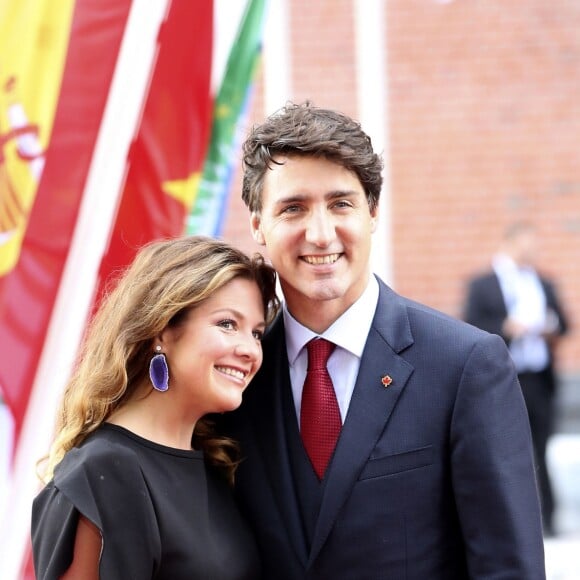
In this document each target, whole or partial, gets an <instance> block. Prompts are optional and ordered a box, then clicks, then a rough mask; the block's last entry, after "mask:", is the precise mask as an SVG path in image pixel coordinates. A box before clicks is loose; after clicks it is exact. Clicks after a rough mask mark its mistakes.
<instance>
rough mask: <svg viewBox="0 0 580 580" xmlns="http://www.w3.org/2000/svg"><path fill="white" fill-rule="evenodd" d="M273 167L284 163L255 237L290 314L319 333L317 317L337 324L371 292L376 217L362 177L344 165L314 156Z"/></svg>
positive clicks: (270, 184) (269, 178) (255, 218)
mask: <svg viewBox="0 0 580 580" xmlns="http://www.w3.org/2000/svg"><path fill="white" fill-rule="evenodd" d="M275 160H276V161H277V162H278V163H281V164H273V165H272V168H271V169H269V170H267V172H266V175H265V178H264V187H263V193H262V211H261V213H259V214H257V213H253V214H252V217H251V226H252V233H253V235H254V239H255V240H256V241H257V242H258V243H260V244H262V245H265V246H266V248H267V250H268V254H269V257H270V259H271V261H272V265H273V266H274V268H276V270H277V271H278V274H279V276H280V284H281V286H282V290H283V292H284V297H285V299H286V302H287V305H288V308H289V310H290V312H291V313H292V314H293V316H294V317H295V318H296V319H298V320H299V321H300V322H302V324H304V325H305V326H308V327H310V328H313V329H315V327H316V326H317V324H316V322H315V321H314V320H312V318H313V315H314V314H316V313H319V314H320V316H322V317H324V318H326V319H327V321H330V322H332V321H334V320H335V319H336V318H337V317H338V316H340V315H341V314H342V313H343V312H344V311H345V310H347V309H348V308H349V307H350V306H351V305H352V304H353V302H355V301H356V300H357V299H358V298H359V296H360V295H361V294H362V292H363V290H364V289H365V287H366V285H367V282H368V277H369V274H370V265H369V260H370V249H371V234H372V233H373V232H374V231H375V228H376V221H377V211H376V210H374V211H373V212H371V211H370V209H369V205H368V202H367V198H366V196H365V192H364V190H363V187H362V185H361V183H360V181H359V179H358V177H357V176H356V174H354V173H353V172H351V171H349V170H347V169H345V168H344V167H342V166H341V165H338V164H337V163H334V162H331V161H328V160H326V159H323V158H315V157H297V156H292V157H282V156H279V157H277V158H276V159H275ZM324 313H326V315H325V314H324ZM329 315H330V319H329Z"/></svg>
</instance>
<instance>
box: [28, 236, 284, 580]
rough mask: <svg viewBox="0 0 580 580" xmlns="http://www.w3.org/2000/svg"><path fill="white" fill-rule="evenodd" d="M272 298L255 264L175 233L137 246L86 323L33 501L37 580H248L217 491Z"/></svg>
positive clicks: (233, 520)
mask: <svg viewBox="0 0 580 580" xmlns="http://www.w3.org/2000/svg"><path fill="white" fill-rule="evenodd" d="M277 306H278V301H277V299H276V296H275V274H274V271H273V270H272V269H271V268H270V267H269V266H267V265H266V264H265V263H264V261H263V259H262V258H261V257H260V256H255V257H254V258H249V257H247V256H246V255H245V254H243V253H242V252H240V251H238V250H236V249H234V248H232V247H231V246H229V245H227V244H226V243H224V242H221V241H218V240H214V239H210V238H205V237H187V238H183V239H176V240H170V241H163V242H156V243H152V244H150V245H148V246H146V247H144V248H143V249H142V250H141V251H140V252H139V254H138V256H137V258H136V259H135V261H134V263H133V264H132V265H131V266H130V267H129V268H128V270H127V271H126V272H125V274H124V275H123V276H122V278H121V279H120V281H119V282H118V284H117V285H116V287H115V289H114V290H113V291H112V293H110V295H108V296H107V297H106V299H105V300H104V302H103V303H102V305H101V307H100V308H99V311H98V313H97V314H96V316H95V317H94V319H93V322H92V324H91V326H90V329H89V332H88V335H87V337H86V340H85V342H84V346H83V349H82V352H81V357H80V359H79V364H78V366H77V368H76V370H75V372H74V374H73V376H72V378H71V379H70V381H69V383H68V385H67V387H66V390H65V393H64V398H63V402H62V404H61V407H60V410H59V413H58V420H57V434H56V438H55V440H54V443H53V445H52V447H51V450H50V453H49V456H48V463H47V472H46V474H45V481H48V483H47V484H46V486H45V488H44V489H43V490H42V491H41V492H40V493H39V495H38V496H37V497H36V498H35V500H34V504H33V514H32V545H33V553H34V564H35V569H36V574H37V578H38V580H44V579H47V580H52V579H57V578H63V579H81V578H82V580H90V579H92V578H103V579H107V580H109V579H116V578H119V579H128V578H134V579H146V578H156V579H163V578H167V579H171V580H179V579H181V578H183V579H185V578H187V579H188V580H189V579H192V578H204V579H205V578H212V579H214V580H222V579H224V580H225V579H228V580H229V579H243V578H256V577H258V576H259V562H258V561H257V552H256V548H255V546H254V543H253V538H252V536H251V535H250V533H249V531H248V529H247V528H246V526H245V524H244V522H243V521H242V519H241V517H240V515H239V513H238V512H237V510H236V508H235V505H234V503H233V499H232V496H231V493H230V489H229V487H228V483H229V484H231V483H232V481H233V475H234V470H235V467H236V453H235V452H236V451H237V448H236V446H235V443H234V442H233V441H231V440H228V439H226V438H224V437H219V436H218V435H216V434H214V433H213V432H212V429H211V424H210V421H209V419H208V417H207V415H208V414H211V413H223V412H226V411H230V410H233V409H235V408H237V407H238V406H239V405H240V403H241V400H242V393H243V391H244V389H245V388H246V386H247V385H248V383H249V382H250V380H251V379H252V377H253V376H254V374H255V373H256V371H257V370H258V368H259V367H260V365H261V362H262V350H261V344H260V340H261V336H262V333H263V331H264V328H265V326H266V324H267V323H268V321H269V320H270V318H271V316H272V315H273V313H274V311H275V309H276V308H277Z"/></svg>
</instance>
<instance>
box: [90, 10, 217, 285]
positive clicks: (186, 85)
mask: <svg viewBox="0 0 580 580" xmlns="http://www.w3.org/2000/svg"><path fill="white" fill-rule="evenodd" d="M212 4H213V3H212V2H211V1H205V2H190V1H188V0H179V1H175V0H174V1H173V2H172V4H171V7H170V10H169V14H168V17H167V20H166V21H165V23H164V25H163V28H162V30H161V32H160V35H159V55H158V60H157V63H156V66H155V70H154V74H153V77H152V80H151V86H150V90H149V95H148V97H147V101H146V105H145V109H144V113H143V119H142V122H141V126H140V128H139V133H138V135H137V138H136V140H135V142H134V144H133V147H132V149H131V152H130V154H129V171H128V175H127V180H126V183H125V187H124V191H123V196H122V199H121V204H120V207H119V211H118V214H117V220H116V222H115V226H114V229H113V234H112V237H111V240H110V244H109V248H108V251H107V253H106V255H105V257H104V259H103V262H102V265H101V269H100V278H101V289H100V290H99V295H100V294H101V293H102V286H103V284H105V283H106V281H107V278H108V277H109V275H110V274H111V273H112V272H114V271H117V270H119V269H120V268H122V267H123V266H125V265H126V264H128V263H129V262H130V261H131V260H132V258H133V256H134V255H135V253H136V251H137V249H138V248H139V247H140V246H142V245H143V244H144V243H146V242H148V241H149V240H152V239H157V238H168V237H174V236H177V235H181V234H183V232H184V228H185V220H186V217H187V215H188V213H189V210H190V208H191V206H192V203H193V200H194V197H195V193H196V191H197V184H198V182H199V179H200V174H201V170H202V164H203V159H204V157H205V152H206V149H207V144H208V139H209V130H210V121H211V109H212V99H211V93H210V81H211V78H210V77H211V47H212V37H213V6H212Z"/></svg>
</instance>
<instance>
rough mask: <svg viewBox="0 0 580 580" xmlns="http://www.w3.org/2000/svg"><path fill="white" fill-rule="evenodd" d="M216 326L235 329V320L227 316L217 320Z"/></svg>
mask: <svg viewBox="0 0 580 580" xmlns="http://www.w3.org/2000/svg"><path fill="white" fill-rule="evenodd" d="M218 326H219V327H221V328H225V329H226V330H235V329H236V323H235V321H233V320H230V319H229V318H227V319H226V320H220V321H219V322H218Z"/></svg>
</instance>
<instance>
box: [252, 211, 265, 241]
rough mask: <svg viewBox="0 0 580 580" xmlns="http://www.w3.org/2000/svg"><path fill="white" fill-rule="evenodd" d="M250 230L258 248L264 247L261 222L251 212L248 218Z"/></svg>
mask: <svg viewBox="0 0 580 580" xmlns="http://www.w3.org/2000/svg"><path fill="white" fill-rule="evenodd" d="M250 228H251V230H252V237H253V238H254V241H255V242H256V243H257V244H260V246H265V245H266V241H265V240H264V234H263V233H262V221H261V220H260V216H259V214H258V213H257V212H255V211H253V212H252V215H251V216H250Z"/></svg>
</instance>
